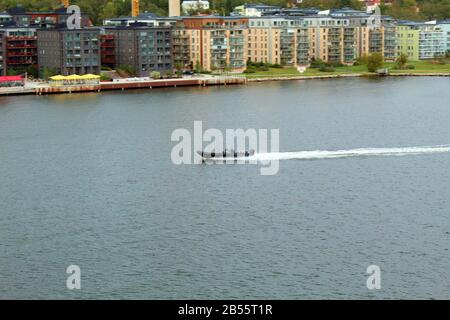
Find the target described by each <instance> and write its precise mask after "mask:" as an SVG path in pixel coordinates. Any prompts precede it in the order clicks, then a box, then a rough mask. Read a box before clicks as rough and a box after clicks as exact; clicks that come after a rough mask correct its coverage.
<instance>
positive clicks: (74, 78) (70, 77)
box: [66, 74, 83, 80]
mask: <svg viewBox="0 0 450 320" xmlns="http://www.w3.org/2000/svg"><path fill="white" fill-rule="evenodd" d="M81 79H83V78H82V77H81V76H79V75H77V74H72V75H70V76H67V77H66V80H81Z"/></svg>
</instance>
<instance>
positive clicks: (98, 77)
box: [81, 74, 100, 80]
mask: <svg viewBox="0 0 450 320" xmlns="http://www.w3.org/2000/svg"><path fill="white" fill-rule="evenodd" d="M81 78H83V79H85V80H93V79H100V76H96V75H95V74H85V75H84V76H81Z"/></svg>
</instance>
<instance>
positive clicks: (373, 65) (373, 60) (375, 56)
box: [367, 52, 384, 72]
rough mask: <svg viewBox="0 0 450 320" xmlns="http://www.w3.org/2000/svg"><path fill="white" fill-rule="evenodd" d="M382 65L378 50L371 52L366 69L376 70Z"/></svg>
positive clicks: (381, 56) (381, 57)
mask: <svg viewBox="0 0 450 320" xmlns="http://www.w3.org/2000/svg"><path fill="white" fill-rule="evenodd" d="M383 65H384V58H383V55H382V54H381V53H379V52H375V53H372V54H371V55H370V56H369V58H368V59H367V70H369V72H376V71H377V70H378V69H380V68H382V67H383Z"/></svg>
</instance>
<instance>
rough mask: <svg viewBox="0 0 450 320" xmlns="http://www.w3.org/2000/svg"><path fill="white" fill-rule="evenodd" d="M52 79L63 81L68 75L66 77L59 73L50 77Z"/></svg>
mask: <svg viewBox="0 0 450 320" xmlns="http://www.w3.org/2000/svg"><path fill="white" fill-rule="evenodd" d="M50 79H51V80H54V81H62V80H66V77H64V76H62V75H58V76H53V77H50Z"/></svg>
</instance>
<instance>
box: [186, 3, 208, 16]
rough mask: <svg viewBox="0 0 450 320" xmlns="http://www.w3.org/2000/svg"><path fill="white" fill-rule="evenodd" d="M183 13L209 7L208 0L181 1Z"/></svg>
mask: <svg viewBox="0 0 450 320" xmlns="http://www.w3.org/2000/svg"><path fill="white" fill-rule="evenodd" d="M181 8H182V11H183V14H189V13H190V12H195V11H202V10H208V9H209V1H206V0H188V1H183V3H182V4H181Z"/></svg>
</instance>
